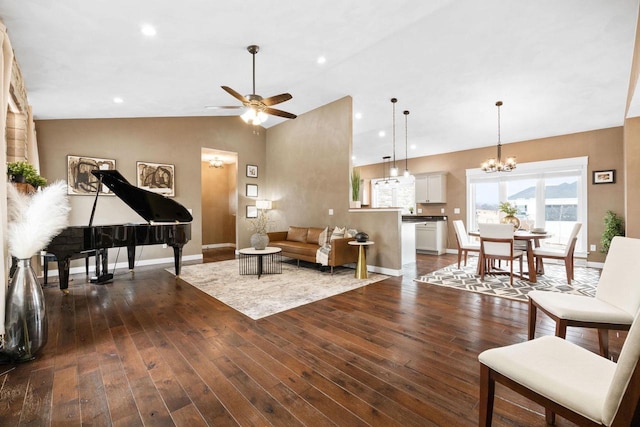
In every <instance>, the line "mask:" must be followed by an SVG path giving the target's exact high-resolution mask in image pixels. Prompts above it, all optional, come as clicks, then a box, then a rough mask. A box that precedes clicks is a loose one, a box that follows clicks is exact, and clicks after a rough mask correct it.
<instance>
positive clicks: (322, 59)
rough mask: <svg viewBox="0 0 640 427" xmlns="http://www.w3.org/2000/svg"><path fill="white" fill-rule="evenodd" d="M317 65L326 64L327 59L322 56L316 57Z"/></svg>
mask: <svg viewBox="0 0 640 427" xmlns="http://www.w3.org/2000/svg"><path fill="white" fill-rule="evenodd" d="M317 61H318V64H324V63H325V62H327V58H325V57H324V56H318V60H317Z"/></svg>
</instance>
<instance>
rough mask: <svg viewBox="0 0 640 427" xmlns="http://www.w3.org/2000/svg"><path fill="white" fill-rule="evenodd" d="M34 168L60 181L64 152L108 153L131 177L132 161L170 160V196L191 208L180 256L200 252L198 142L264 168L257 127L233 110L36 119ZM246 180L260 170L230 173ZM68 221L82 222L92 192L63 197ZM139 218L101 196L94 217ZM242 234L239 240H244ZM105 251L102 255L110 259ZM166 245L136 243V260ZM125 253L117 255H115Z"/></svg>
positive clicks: (161, 252) (161, 254) (164, 252)
mask: <svg viewBox="0 0 640 427" xmlns="http://www.w3.org/2000/svg"><path fill="white" fill-rule="evenodd" d="M36 129H37V132H38V145H39V150H40V159H41V170H42V174H43V176H45V177H46V178H47V179H49V180H50V181H53V180H56V179H63V180H65V181H66V168H67V166H66V165H67V160H66V156H67V155H68V154H72V155H85V156H92V157H103V158H111V159H115V160H116V167H117V169H118V170H119V171H120V172H121V173H122V174H123V175H124V177H125V178H127V179H128V180H129V181H130V182H131V183H133V184H135V176H136V175H135V167H136V161H149V162H157V163H171V164H174V165H175V168H176V169H175V176H176V196H175V198H174V200H175V201H177V202H179V203H181V204H182V205H184V206H185V207H187V208H189V209H192V211H193V217H194V219H193V223H192V240H191V242H189V243H188V244H187V245H186V246H185V248H184V255H185V256H189V255H201V253H202V250H201V248H202V232H201V230H202V214H201V208H202V207H201V194H202V190H201V176H200V175H201V167H200V166H201V148H202V147H205V148H212V149H219V150H224V151H231V152H237V153H238V164H239V168H240V169H242V168H244V166H245V165H246V164H247V163H249V164H255V165H258V167H259V168H260V169H259V170H261V171H264V167H265V132H264V129H262V128H260V130H261V131H260V130H259V131H258V132H256V131H255V129H254V128H253V127H248V126H246V125H245V124H244V123H243V122H242V121H241V120H240V119H239V118H238V117H185V118H139V119H90V120H41V121H38V122H37V123H36ZM249 179H251V182H252V183H257V184H259V185H264V181H265V178H264V175H263V174H261V175H260V176H259V177H258V178H257V179H255V178H246V177H245V174H244V173H239V174H238V188H244V187H245V183H246V182H248V180H249ZM70 199H71V208H72V211H71V225H86V224H88V221H89V216H90V214H91V206H92V204H93V199H94V198H93V197H89V196H70ZM247 203H248V200H247V199H246V198H245V197H242V196H241V197H239V206H238V210H239V212H244V210H245V205H246V204H247ZM141 221H143V220H142V218H140V217H139V216H138V215H137V214H136V213H135V212H134V211H133V210H132V209H130V208H129V207H128V206H126V205H125V204H124V203H123V202H122V201H120V200H119V199H118V198H116V197H104V196H101V197H100V199H99V200H98V207H97V209H96V217H95V219H94V224H120V223H126V222H141ZM248 241H249V238H248V235H245V236H244V242H243V244H244V245H248ZM114 256H115V255H114V254H112V255H110V262H113V261H114V260H115V257H114ZM171 256H172V252H171V248H168V249H163V248H162V247H161V246H148V247H145V248H143V249H142V259H154V258H168V257H171ZM124 259H126V258H125V256H124V255H121V256H120V257H119V261H120V260H124Z"/></svg>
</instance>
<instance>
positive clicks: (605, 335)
mask: <svg viewBox="0 0 640 427" xmlns="http://www.w3.org/2000/svg"><path fill="white" fill-rule="evenodd" d="M598 344H599V345H600V356H602V357H604V358H605V359H608V358H609V330H608V329H598Z"/></svg>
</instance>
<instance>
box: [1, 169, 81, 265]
mask: <svg viewBox="0 0 640 427" xmlns="http://www.w3.org/2000/svg"><path fill="white" fill-rule="evenodd" d="M7 196H8V203H7V213H8V230H7V231H8V234H7V241H8V244H9V252H10V253H11V255H13V256H15V257H16V258H20V259H24V258H31V257H32V256H33V255H35V254H36V253H37V252H38V251H40V250H42V249H44V248H45V247H46V246H47V245H48V244H49V243H50V242H51V240H52V239H53V238H54V237H55V236H57V235H58V234H60V232H61V231H62V230H63V229H64V228H66V227H67V225H68V223H69V211H70V210H71V206H70V205H69V199H68V197H67V184H66V183H65V182H64V181H55V182H53V183H51V184H49V185H47V186H46V187H44V188H43V189H42V190H40V191H38V192H36V193H35V194H34V195H32V196H29V195H25V194H22V193H20V192H19V191H18V190H16V189H15V188H14V186H13V185H11V184H9V186H8V188H7Z"/></svg>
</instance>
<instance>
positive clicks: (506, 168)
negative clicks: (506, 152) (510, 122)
mask: <svg viewBox="0 0 640 427" xmlns="http://www.w3.org/2000/svg"><path fill="white" fill-rule="evenodd" d="M501 106H502V101H498V102H496V107H498V158H497V160H496V159H495V158H491V159H489V160H487V161H485V162H484V163H483V164H482V166H481V169H482V170H483V171H485V172H488V173H491V172H511V171H512V170H513V169H515V168H516V158H515V157H511V156H510V157H507V159H506V160H505V162H504V163H502V143H501V142H500V107H501Z"/></svg>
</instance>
